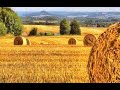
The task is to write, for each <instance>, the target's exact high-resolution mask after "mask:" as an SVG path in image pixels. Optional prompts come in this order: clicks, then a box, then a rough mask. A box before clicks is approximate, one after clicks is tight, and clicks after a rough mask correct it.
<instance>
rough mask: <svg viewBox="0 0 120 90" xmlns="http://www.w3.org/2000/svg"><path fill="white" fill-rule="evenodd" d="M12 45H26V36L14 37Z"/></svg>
mask: <svg viewBox="0 0 120 90" xmlns="http://www.w3.org/2000/svg"><path fill="white" fill-rule="evenodd" d="M14 45H27V41H26V38H24V37H20V36H18V37H15V39H14Z"/></svg>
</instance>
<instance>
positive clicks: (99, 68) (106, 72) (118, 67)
mask: <svg viewBox="0 0 120 90" xmlns="http://www.w3.org/2000/svg"><path fill="white" fill-rule="evenodd" d="M119 35H120V23H115V24H113V25H111V26H109V27H108V29H107V30H106V31H105V32H104V33H102V34H101V35H100V36H99V38H98V39H97V40H96V42H95V44H94V46H93V47H92V49H91V52H90V56H89V60H88V65H87V68H88V74H89V79H90V82H91V83H116V82H119V83H120V49H119V47H118V42H117V41H118V37H119Z"/></svg>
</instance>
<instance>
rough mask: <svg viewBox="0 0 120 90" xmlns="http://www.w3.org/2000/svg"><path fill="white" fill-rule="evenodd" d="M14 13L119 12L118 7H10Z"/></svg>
mask: <svg viewBox="0 0 120 90" xmlns="http://www.w3.org/2000/svg"><path fill="white" fill-rule="evenodd" d="M11 8H12V9H13V10H15V11H42V10H45V11H67V12H70V11H72V12H73V11H74V12H76V11H80V12H86V11H87V12H120V7H11Z"/></svg>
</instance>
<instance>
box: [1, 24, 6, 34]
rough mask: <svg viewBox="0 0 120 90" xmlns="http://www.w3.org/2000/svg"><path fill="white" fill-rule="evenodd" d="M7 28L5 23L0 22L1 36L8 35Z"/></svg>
mask: <svg viewBox="0 0 120 90" xmlns="http://www.w3.org/2000/svg"><path fill="white" fill-rule="evenodd" d="M6 31H7V28H6V26H5V24H4V23H2V22H0V36H4V35H6V33H7V32H6Z"/></svg>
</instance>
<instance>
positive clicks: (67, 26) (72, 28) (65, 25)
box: [60, 19, 81, 35]
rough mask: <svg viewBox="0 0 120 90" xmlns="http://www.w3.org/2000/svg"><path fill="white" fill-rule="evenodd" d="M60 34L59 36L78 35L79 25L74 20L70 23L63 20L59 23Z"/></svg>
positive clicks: (79, 32)
mask: <svg viewBox="0 0 120 90" xmlns="http://www.w3.org/2000/svg"><path fill="white" fill-rule="evenodd" d="M60 34H61V35H69V34H72V35H75V34H76V35H80V34H81V31H80V25H79V23H78V22H77V21H76V20H73V21H72V22H71V23H70V22H69V21H67V20H66V19H63V20H62V21H61V22H60Z"/></svg>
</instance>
